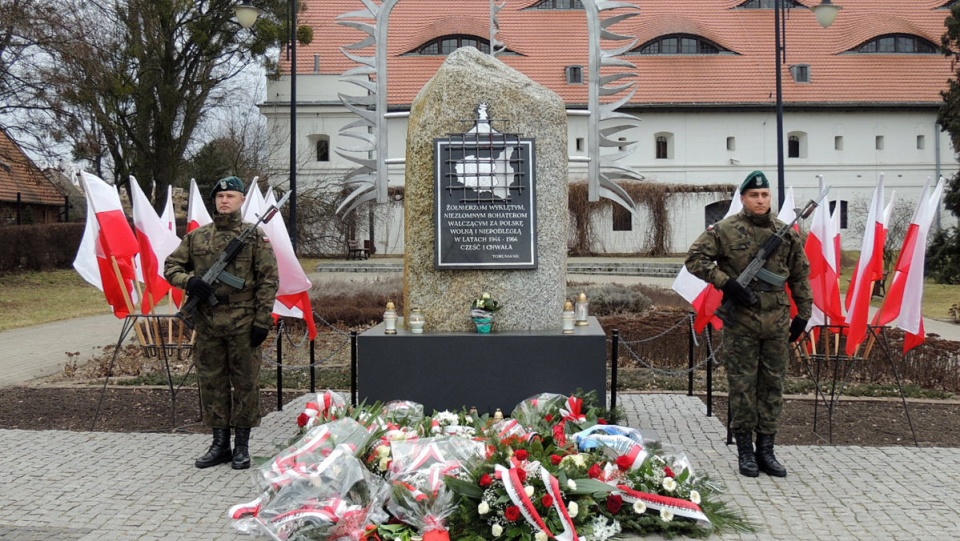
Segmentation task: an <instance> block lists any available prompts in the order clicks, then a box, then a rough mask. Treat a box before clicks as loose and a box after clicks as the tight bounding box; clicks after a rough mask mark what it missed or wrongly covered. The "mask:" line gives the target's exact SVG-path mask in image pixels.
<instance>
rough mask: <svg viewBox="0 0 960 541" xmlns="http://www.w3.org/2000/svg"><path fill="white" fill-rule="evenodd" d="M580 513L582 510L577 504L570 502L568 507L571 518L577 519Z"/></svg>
mask: <svg viewBox="0 0 960 541" xmlns="http://www.w3.org/2000/svg"><path fill="white" fill-rule="evenodd" d="M578 511H580V508H579V507H577V502H570V505H568V506H567V512H568V513H570V518H576V516H577V512H578Z"/></svg>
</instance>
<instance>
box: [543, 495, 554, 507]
mask: <svg viewBox="0 0 960 541" xmlns="http://www.w3.org/2000/svg"><path fill="white" fill-rule="evenodd" d="M540 504H541V505H543V506H544V507H550V506H551V505H553V496H551V495H549V494H544V495H543V497H542V498H540Z"/></svg>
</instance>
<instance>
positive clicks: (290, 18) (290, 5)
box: [234, 0, 298, 253]
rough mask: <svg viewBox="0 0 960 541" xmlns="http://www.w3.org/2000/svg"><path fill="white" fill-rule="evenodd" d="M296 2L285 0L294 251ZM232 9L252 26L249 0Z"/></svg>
mask: <svg viewBox="0 0 960 541" xmlns="http://www.w3.org/2000/svg"><path fill="white" fill-rule="evenodd" d="M297 2H298V0H288V1H287V30H288V33H287V39H288V42H289V49H287V50H288V52H289V56H290V213H289V216H290V220H289V223H288V225H287V231H288V232H289V234H290V244H291V245H292V246H293V252H294V253H296V252H297ZM234 10H235V11H236V13H237V22H238V23H240V26H242V27H243V28H250V27H251V26H253V23H255V22H256V20H257V15H258V14H259V11H258V10H257V8H256V7H254V6H253V4H252V3H251V0H242V2H241V3H240V4H239V5H237V6H236V7H234Z"/></svg>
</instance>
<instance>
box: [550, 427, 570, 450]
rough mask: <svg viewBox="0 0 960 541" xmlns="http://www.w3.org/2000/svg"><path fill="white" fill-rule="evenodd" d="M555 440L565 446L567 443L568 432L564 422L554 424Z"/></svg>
mask: <svg viewBox="0 0 960 541" xmlns="http://www.w3.org/2000/svg"><path fill="white" fill-rule="evenodd" d="M553 441H555V442H556V443H557V445H559V446H560V447H563V446H564V445H566V444H567V433H566V430H564V427H563V423H560V424H558V425H554V427H553Z"/></svg>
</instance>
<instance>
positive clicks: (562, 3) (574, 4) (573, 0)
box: [528, 0, 583, 9]
mask: <svg viewBox="0 0 960 541" xmlns="http://www.w3.org/2000/svg"><path fill="white" fill-rule="evenodd" d="M528 9H583V4H581V3H580V0H540V2H537V3H536V4H534V5H532V6H530V7H529V8H528Z"/></svg>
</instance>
